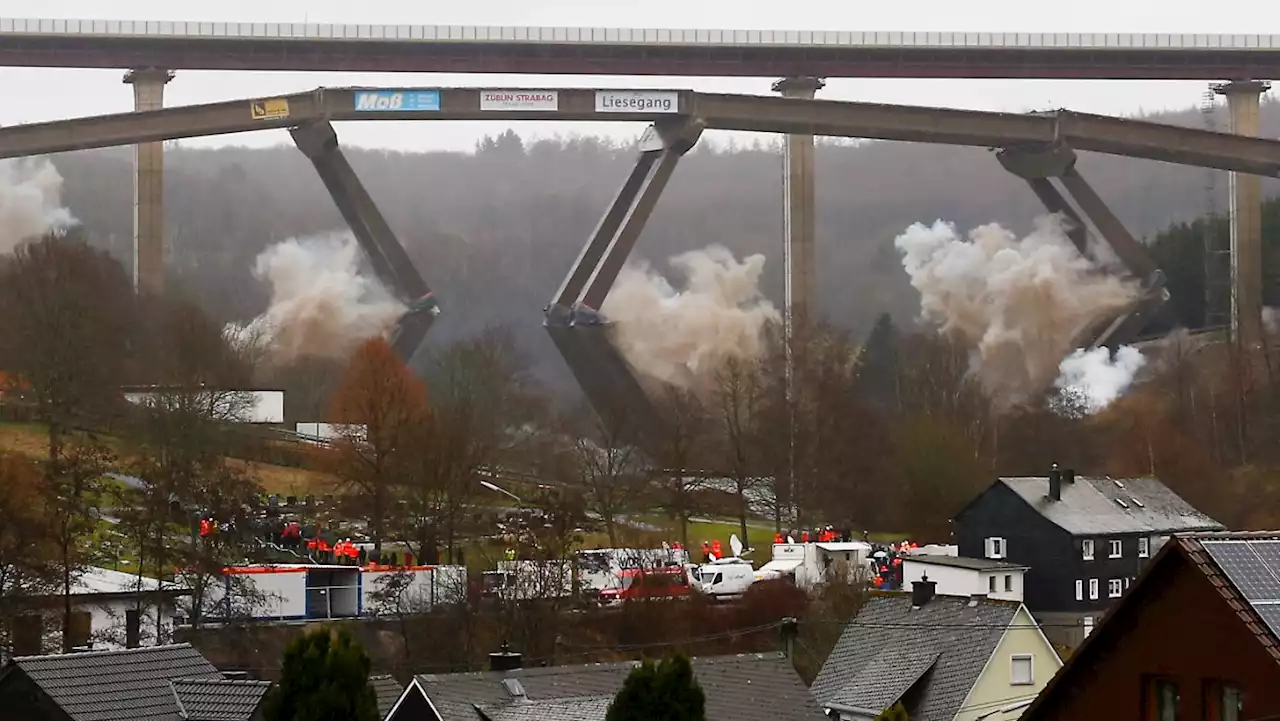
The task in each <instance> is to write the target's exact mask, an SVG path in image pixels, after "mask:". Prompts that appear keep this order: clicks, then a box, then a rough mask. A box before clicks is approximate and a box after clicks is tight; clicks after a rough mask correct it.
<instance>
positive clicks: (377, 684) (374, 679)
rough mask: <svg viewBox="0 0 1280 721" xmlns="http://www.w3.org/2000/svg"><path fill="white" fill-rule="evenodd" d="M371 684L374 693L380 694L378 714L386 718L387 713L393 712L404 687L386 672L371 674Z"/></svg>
mask: <svg viewBox="0 0 1280 721" xmlns="http://www.w3.org/2000/svg"><path fill="white" fill-rule="evenodd" d="M369 685H370V686H373V691H374V693H376V694H378V716H379V717H381V718H386V717H387V714H389V713H391V708H392V707H393V706H395V705H396V701H399V700H400V695H401V694H402V693H404V687H403V686H401V685H400V684H399V683H396V680H395V678H393V677H392V676H390V675H386V674H384V675H381V676H370V677H369Z"/></svg>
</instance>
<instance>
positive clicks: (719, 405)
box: [712, 359, 765, 547]
mask: <svg viewBox="0 0 1280 721" xmlns="http://www.w3.org/2000/svg"><path fill="white" fill-rule="evenodd" d="M757 371H758V366H756V365H754V364H749V363H747V362H744V361H742V360H738V359H730V360H729V361H728V362H726V363H725V364H724V366H722V367H721V368H719V369H718V370H717V371H716V375H715V382H716V387H715V391H714V392H713V394H712V399H713V405H714V409H715V414H716V420H717V421H718V423H717V424H716V425H717V427H716V433H715V434H714V435H715V441H714V443H713V444H712V445H713V447H714V448H715V450H716V454H715V455H716V457H717V459H718V463H717V465H716V467H717V469H718V470H719V471H721V472H723V473H726V474H728V477H729V479H730V481H732V482H733V489H734V494H735V495H736V497H737V505H738V530H739V531H740V532H741V533H742V543H743V545H745V546H747V547H750V546H751V543H750V541H749V537H748V534H747V516H748V514H749V513H750V510H751V498H750V496H751V494H752V493H753V492H754V491H755V490H756V489H757V488H758V487H759V486H760V479H761V476H762V468H763V466H764V464H763V462H762V456H763V453H762V449H761V446H760V443H759V439H760V435H761V433H760V432H761V430H762V429H761V427H760V423H761V421H762V415H763V406H764V401H765V399H764V394H765V391H764V388H763V387H762V383H761V382H760V376H759V374H758V372H757Z"/></svg>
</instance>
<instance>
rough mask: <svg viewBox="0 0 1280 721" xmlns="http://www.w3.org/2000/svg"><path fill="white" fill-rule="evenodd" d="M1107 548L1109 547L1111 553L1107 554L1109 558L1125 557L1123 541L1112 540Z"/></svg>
mask: <svg viewBox="0 0 1280 721" xmlns="http://www.w3.org/2000/svg"><path fill="white" fill-rule="evenodd" d="M1107 546H1108V550H1109V551H1110V552H1109V553H1108V554H1107V556H1108V557H1109V558H1123V557H1124V542H1123V541H1121V540H1119V539H1115V538H1113V539H1111V541H1110V542H1108V544H1107Z"/></svg>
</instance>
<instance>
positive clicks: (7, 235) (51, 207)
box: [0, 158, 76, 254]
mask: <svg viewBox="0 0 1280 721" xmlns="http://www.w3.org/2000/svg"><path fill="white" fill-rule="evenodd" d="M75 222H76V220H75V218H74V217H72V215H71V211H69V210H67V209H66V208H64V207H62V176H61V175H60V174H59V173H58V169H57V168H55V167H53V163H51V162H49V161H48V160H46V159H45V158H14V159H7V160H0V254H5V253H10V252H12V251H13V249H14V248H16V247H18V245H19V244H20V243H22V242H23V241H26V240H32V239H35V238H39V237H40V236H43V235H45V234H47V233H50V232H54V231H58V230H63V229H65V228H68V227H70V226H72V225H74V224H75Z"/></svg>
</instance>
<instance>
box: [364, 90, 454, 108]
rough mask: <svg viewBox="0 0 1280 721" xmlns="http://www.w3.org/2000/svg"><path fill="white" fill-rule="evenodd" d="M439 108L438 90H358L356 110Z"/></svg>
mask: <svg viewBox="0 0 1280 721" xmlns="http://www.w3.org/2000/svg"><path fill="white" fill-rule="evenodd" d="M439 109H440V91H439V90H360V91H357V92H356V110H357V111H369V110H371V111H384V112H410V113H411V112H416V111H428V112H430V111H437V110H439Z"/></svg>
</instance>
